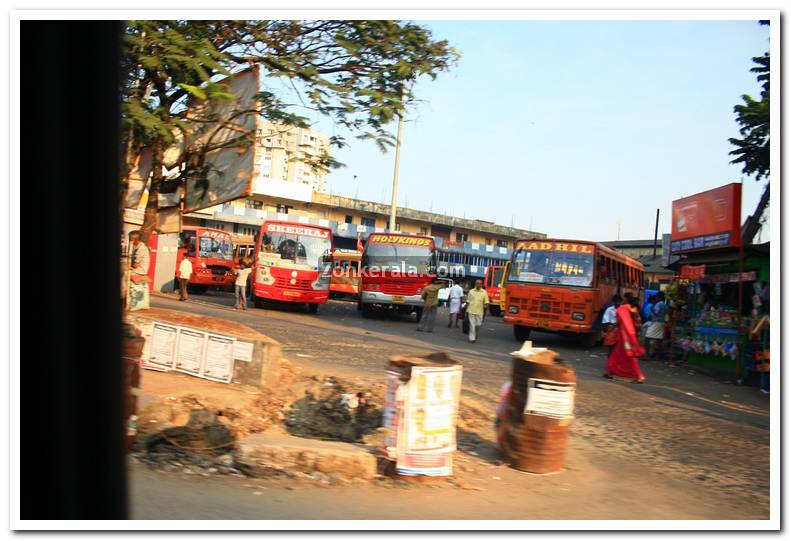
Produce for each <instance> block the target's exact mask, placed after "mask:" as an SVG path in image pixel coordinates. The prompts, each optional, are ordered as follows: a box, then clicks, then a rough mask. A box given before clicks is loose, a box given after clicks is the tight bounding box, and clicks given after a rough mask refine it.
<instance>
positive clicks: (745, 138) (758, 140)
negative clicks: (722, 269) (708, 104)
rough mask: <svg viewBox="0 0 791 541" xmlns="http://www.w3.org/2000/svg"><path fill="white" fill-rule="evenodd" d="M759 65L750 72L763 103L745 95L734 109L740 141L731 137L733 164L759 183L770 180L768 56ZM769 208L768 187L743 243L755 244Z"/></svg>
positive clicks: (759, 59) (745, 229)
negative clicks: (759, 90) (753, 76)
mask: <svg viewBox="0 0 791 541" xmlns="http://www.w3.org/2000/svg"><path fill="white" fill-rule="evenodd" d="M759 24H761V25H763V26H769V21H759ZM753 62H755V64H757V65H756V66H754V67H753V68H752V69H750V71H751V72H753V73H757V74H758V76H757V77H756V78H757V80H758V82H760V83H761V99H760V100H756V99H754V98H753V97H752V96H749V95H746V94H745V95H743V96H742V101H743V102H744V103H741V104H738V105H736V106H734V108H733V111H734V113H736V123H737V124H739V126H740V128H739V134H740V135H741V138H736V137H731V138H730V139H728V141H729V142H730V143H731V144H732V145H734V146H735V147H736V148H735V149H734V150H732V151H731V152H729V154H730V155H731V156H735V158H734V159H733V160H731V163H741V164H742V172H743V173H744V174H745V175H748V176H753V175H755V179H756V180H761V179H762V178H765V179H767V180H768V179H769V171H770V165H771V164H770V159H769V127H770V119H769V103H770V102H769V53H768V52H766V53H764V54H763V55H762V56H756V57H754V58H753ZM768 206H769V183H768V182H767V184H766V186H765V187H764V192H763V194H762V195H761V199H760V200H759V201H758V205H757V207H756V209H755V212H754V213H753V214H752V215H750V216H749V217H748V218H747V220H746V222H745V223H744V226H743V227H742V241H743V242H745V243H750V242H752V240H753V238H754V237H755V235H756V234H757V233H758V230H759V229H760V227H761V224H760V220H761V216H763V213H764V211H765V210H766V208H767V207H768Z"/></svg>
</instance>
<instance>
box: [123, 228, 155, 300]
mask: <svg viewBox="0 0 791 541" xmlns="http://www.w3.org/2000/svg"><path fill="white" fill-rule="evenodd" d="M129 244H130V245H131V248H132V253H131V254H130V256H129V257H130V258H131V259H130V262H129V295H128V298H127V301H126V307H127V309H129V310H143V309H146V308H148V306H149V305H148V266H149V262H150V260H151V256H150V254H149V252H148V246H146V245H145V243H144V242H142V241H141V240H140V231H132V232H131V233H129Z"/></svg>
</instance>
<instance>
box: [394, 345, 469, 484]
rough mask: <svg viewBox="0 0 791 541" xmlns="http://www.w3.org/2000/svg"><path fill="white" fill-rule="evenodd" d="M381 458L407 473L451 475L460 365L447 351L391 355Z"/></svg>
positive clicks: (459, 388)
mask: <svg viewBox="0 0 791 541" xmlns="http://www.w3.org/2000/svg"><path fill="white" fill-rule="evenodd" d="M387 378H388V379H387V382H388V384H387V391H386V397H385V427H386V428H387V430H388V431H387V435H386V439H385V444H384V449H383V451H384V452H383V456H384V457H385V458H386V459H388V460H390V461H393V462H395V473H397V474H398V475H406V476H449V475H451V474H452V473H453V453H454V452H455V451H456V417H457V414H458V409H459V394H460V391H461V378H462V367H461V365H460V364H458V363H457V362H456V361H454V360H452V359H451V358H450V357H449V356H448V355H447V354H445V353H432V354H429V355H418V356H395V357H391V358H390V366H389V369H388V372H387Z"/></svg>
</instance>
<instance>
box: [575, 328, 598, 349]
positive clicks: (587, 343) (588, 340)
mask: <svg viewBox="0 0 791 541" xmlns="http://www.w3.org/2000/svg"><path fill="white" fill-rule="evenodd" d="M599 339H601V331H594V332H589V333H585V334H583V335H580V344H581V345H582V347H584V348H586V349H590V348H592V347H594V346H595V345H596V344H598V343H599Z"/></svg>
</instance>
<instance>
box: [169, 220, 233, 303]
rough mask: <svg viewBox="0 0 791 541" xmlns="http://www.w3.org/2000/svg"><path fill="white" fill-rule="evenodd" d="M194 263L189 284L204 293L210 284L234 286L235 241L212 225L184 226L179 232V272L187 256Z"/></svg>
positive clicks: (222, 286)
mask: <svg viewBox="0 0 791 541" xmlns="http://www.w3.org/2000/svg"><path fill="white" fill-rule="evenodd" d="M185 257H186V258H187V259H189V260H190V263H192V275H191V276H190V281H189V287H190V289H192V290H193V291H197V292H204V291H206V290H207V289H208V288H209V286H217V287H220V288H223V289H229V288H232V287H233V282H234V274H233V272H232V269H233V244H232V243H231V235H229V234H228V233H226V232H225V231H221V230H219V229H211V228H209V227H185V228H183V229H182V231H181V233H179V245H178V252H177V254H176V275H178V268H179V265H181V261H182V260H183V259H184V258H185Z"/></svg>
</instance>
